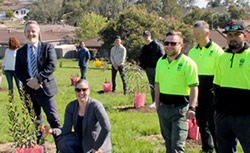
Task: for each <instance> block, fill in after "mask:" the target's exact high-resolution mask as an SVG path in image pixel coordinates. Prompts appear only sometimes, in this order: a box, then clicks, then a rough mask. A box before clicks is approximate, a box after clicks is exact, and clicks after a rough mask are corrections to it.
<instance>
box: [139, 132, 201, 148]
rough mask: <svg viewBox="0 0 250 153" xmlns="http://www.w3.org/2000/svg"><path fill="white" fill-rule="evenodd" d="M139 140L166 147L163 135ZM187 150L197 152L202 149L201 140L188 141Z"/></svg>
mask: <svg viewBox="0 0 250 153" xmlns="http://www.w3.org/2000/svg"><path fill="white" fill-rule="evenodd" d="M137 139H138V140H144V141H148V142H150V143H152V144H162V145H165V144H164V143H165V141H164V139H163V137H162V135H161V134H156V135H149V136H143V137H137ZM186 148H188V149H189V150H195V149H196V150H197V149H200V148H201V140H200V138H199V139H198V140H193V139H187V140H186Z"/></svg>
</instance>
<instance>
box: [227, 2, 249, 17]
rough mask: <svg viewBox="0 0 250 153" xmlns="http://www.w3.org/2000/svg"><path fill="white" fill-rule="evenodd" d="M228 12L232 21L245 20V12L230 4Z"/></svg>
mask: <svg viewBox="0 0 250 153" xmlns="http://www.w3.org/2000/svg"><path fill="white" fill-rule="evenodd" d="M228 12H229V13H230V15H231V18H232V19H234V20H239V19H245V15H246V12H245V10H244V9H243V8H240V7H238V6H236V5H235V4H231V5H230V6H229V9H228Z"/></svg>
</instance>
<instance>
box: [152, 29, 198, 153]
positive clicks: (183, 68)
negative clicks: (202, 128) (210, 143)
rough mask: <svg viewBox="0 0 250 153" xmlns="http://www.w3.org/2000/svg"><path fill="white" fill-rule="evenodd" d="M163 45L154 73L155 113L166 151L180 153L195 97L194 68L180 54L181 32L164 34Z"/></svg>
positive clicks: (192, 62) (191, 61) (195, 72)
mask: <svg viewBox="0 0 250 153" xmlns="http://www.w3.org/2000/svg"><path fill="white" fill-rule="evenodd" d="M164 46H165V52H166V54H165V55H164V56H163V57H161V58H160V59H159V60H158V62H157V65H156V71H155V103H156V107H157V114H158V117H159V122H160V127H161V133H162V136H163V138H164V140H165V145H166V149H167V151H166V152H167V153H176V152H178V153H184V152H185V140H186V138H187V135H188V119H191V120H192V119H194V117H195V106H196V102H197V98H198V83H199V81H198V72H197V66H196V64H195V62H194V61H193V60H192V59H191V58H189V57H187V56H186V55H184V54H183V53H182V47H183V46H184V43H183V36H182V33H181V32H179V31H170V32H168V33H167V35H166V39H165V42H164ZM188 99H189V100H188Z"/></svg>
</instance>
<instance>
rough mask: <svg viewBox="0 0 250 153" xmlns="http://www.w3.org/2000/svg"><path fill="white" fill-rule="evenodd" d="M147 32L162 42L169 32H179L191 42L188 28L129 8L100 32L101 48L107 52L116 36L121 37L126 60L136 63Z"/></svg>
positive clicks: (179, 23) (144, 10)
mask: <svg viewBox="0 0 250 153" xmlns="http://www.w3.org/2000/svg"><path fill="white" fill-rule="evenodd" d="M145 30H149V31H150V32H151V33H152V36H153V38H155V39H158V40H159V41H160V42H162V41H163V40H164V39H165V34H166V33H167V31H169V30H180V31H182V32H183V33H184V35H185V41H187V42H188V41H192V39H190V38H189V37H192V30H191V28H190V26H188V25H186V24H185V23H183V22H180V21H177V20H168V19H164V18H161V17H159V16H158V15H155V14H152V13H148V12H147V10H146V9H138V8H130V9H128V10H126V11H125V12H122V13H121V14H120V15H119V17H118V18H116V19H114V20H112V21H110V22H109V23H108V24H107V26H106V27H104V29H103V30H101V32H100V36H101V38H102V40H103V41H104V44H103V47H104V48H106V49H107V50H108V51H109V50H110V49H111V47H112V46H113V43H114V40H115V37H116V35H119V36H121V38H122V40H123V45H124V46H125V47H126V48H127V57H128V60H134V61H138V59H139V56H140V54H141V48H142V47H143V45H144V44H145V42H144V39H143V37H142V33H143V31H145Z"/></svg>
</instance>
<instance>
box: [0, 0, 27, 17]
mask: <svg viewBox="0 0 250 153" xmlns="http://www.w3.org/2000/svg"><path fill="white" fill-rule="evenodd" d="M31 4H32V3H31V2H28V1H20V2H19V3H17V4H16V5H14V3H13V2H10V1H4V2H3V6H1V11H0V20H8V19H9V18H6V12H7V11H10V10H11V11H13V12H14V16H15V17H14V18H15V19H23V18H24V17H25V16H27V14H28V13H29V9H30V5H31Z"/></svg>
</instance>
